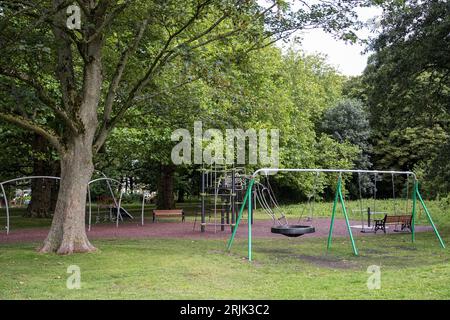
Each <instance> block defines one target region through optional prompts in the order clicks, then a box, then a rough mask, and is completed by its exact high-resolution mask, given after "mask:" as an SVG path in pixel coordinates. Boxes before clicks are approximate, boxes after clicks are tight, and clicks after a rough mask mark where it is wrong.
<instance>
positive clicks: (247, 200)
mask: <svg viewBox="0 0 450 320" xmlns="http://www.w3.org/2000/svg"><path fill="white" fill-rule="evenodd" d="M278 171H284V172H337V173H339V178H338V182H337V186H336V192H335V197H334V202H333V209H332V213H331V222H330V229H329V232H328V240H327V250H330V249H331V244H332V238H333V228H334V222H335V217H336V209H337V206H338V202H340V204H341V207H342V212H343V215H344V218H345V223H346V226H347V231H348V234H349V237H350V242H351V245H352V250H353V254H354V255H355V256H358V249H357V247H356V243H355V239H354V237H353V233H352V229H351V226H350V221H349V218H348V213H347V208H346V206H345V200H344V195H343V193H342V173H390V174H408V175H413V177H414V187H413V189H414V191H413V192H412V195H411V198H412V213H411V214H412V219H411V241H412V242H415V240H416V233H415V221H416V210H417V204H416V203H417V200H419V202H420V204H421V206H422V208H423V210H424V211H425V214H426V216H427V219H428V222H429V223H430V225H431V227H432V228H433V231H434V234H435V235H436V237H437V239H438V241H439V244H440V246H441V247H442V248H443V249H444V248H445V244H444V241H443V240H442V238H441V235H440V234H439V231H438V230H437V228H436V225H435V224H434V222H433V219H432V217H431V214H430V212H429V210H428V208H427V206H426V204H425V202H424V201H423V198H422V196H421V194H420V192H419V182H418V180H417V178H416V175H415V174H414V173H413V172H403V171H375V170H341V169H269V168H266V169H259V170H257V171H255V173H254V174H253V175H252V177H251V179H250V182H249V185H248V188H247V192H246V193H245V196H244V200H243V202H242V205H241V207H240V209H239V214H238V218H237V220H236V226H235V228H233V233H232V234H231V237H230V239H229V240H228V243H227V249H228V250H231V247H232V245H233V242H234V239H235V237H236V233H237V230H238V228H239V224H240V222H241V220H242V216H243V213H244V209H245V207H246V206H247V209H248V223H247V226H248V230H247V232H248V242H247V245H248V246H247V257H248V260H249V261H252V223H251V221H252V220H253V208H252V191H253V185H254V183H255V179H256V176H257V175H258V173H260V172H266V174H267V172H278Z"/></svg>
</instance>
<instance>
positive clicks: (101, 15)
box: [0, 0, 370, 254]
mask: <svg viewBox="0 0 450 320" xmlns="http://www.w3.org/2000/svg"><path fill="white" fill-rule="evenodd" d="M366 2H370V1H355V0H351V1H342V0H340V1H317V2H316V4H314V5H308V4H307V3H306V2H303V1H302V2H300V3H299V6H298V9H296V10H297V11H296V12H292V11H291V10H290V7H289V5H288V4H287V3H286V2H285V1H281V0H277V1H268V2H266V3H267V5H265V6H262V5H260V4H259V1H250V0H241V1H238V0H228V1H213V0H186V1H179V0H176V1H175V0H154V1H143V0H129V1H126V0H77V1H76V6H72V3H73V0H70V1H67V0H52V1H51V0H43V1H33V0H27V1H23V0H16V1H1V2H0V7H1V8H2V15H1V21H0V30H2V31H1V35H0V41H1V46H0V48H1V49H0V75H1V77H2V78H4V79H6V80H5V81H10V82H11V83H17V82H20V83H21V84H22V85H26V86H28V87H30V88H32V89H33V90H34V92H35V94H36V96H37V97H38V98H39V100H40V101H41V102H42V104H43V105H45V107H46V109H45V110H44V111H43V112H49V113H50V116H49V117H46V118H44V120H42V118H39V117H34V118H33V117H30V116H29V115H30V113H32V110H26V108H17V106H10V108H6V109H2V110H1V112H0V118H1V119H3V120H6V121H9V122H11V123H14V124H16V125H18V126H21V127H23V128H26V129H29V130H32V131H34V132H36V133H38V134H39V135H41V136H43V137H45V138H46V139H47V140H48V141H49V143H51V144H52V146H53V147H54V148H55V149H56V150H57V152H58V154H59V157H60V163H61V184H60V189H59V195H58V201H57V204H56V209H55V214H54V217H53V222H52V226H51V229H50V232H49V234H48V236H47V238H46V240H45V241H44V244H43V246H42V248H41V252H58V253H60V254H69V253H72V252H87V251H92V250H95V248H94V247H93V246H92V245H91V243H90V242H89V241H88V239H87V236H86V232H85V220H84V215H85V202H86V186H87V183H88V181H89V179H90V177H91V175H92V173H93V171H94V165H93V156H94V155H95V154H96V153H97V152H98V151H99V150H100V149H101V147H102V145H103V144H104V142H105V140H106V138H107V137H108V134H109V133H110V132H111V130H112V129H113V128H114V127H115V126H116V125H117V124H118V122H119V121H120V120H121V119H122V117H123V116H124V114H125V113H126V112H127V111H128V110H130V109H132V108H133V107H139V105H140V104H142V103H141V102H142V101H145V100H150V99H152V97H153V96H155V95H158V94H159V93H158V92H157V91H156V90H155V86H154V84H155V83H156V82H157V81H158V79H159V77H161V76H162V75H164V72H166V71H167V70H169V71H170V70H171V65H172V63H176V64H179V63H180V61H184V62H186V63H185V68H184V70H183V71H182V72H180V74H179V80H178V81H177V82H176V83H173V84H167V86H166V89H165V90H170V89H171V88H173V87H177V86H181V85H183V84H184V83H186V82H190V81H192V80H193V79H195V78H196V77H198V76H199V75H200V76H204V75H205V74H207V72H206V71H207V69H208V67H206V66H204V65H201V63H200V67H199V66H198V65H197V64H190V63H189V61H191V59H192V60H194V61H199V62H201V60H202V58H204V57H205V55H209V57H208V58H209V59H208V60H210V57H211V56H214V51H213V50H210V51H208V50H204V48H208V47H209V46H211V45H213V44H214V43H216V42H219V43H220V42H223V41H230V39H233V41H236V49H237V50H238V51H240V53H241V54H245V53H246V52H248V51H252V50H257V49H258V48H261V47H264V46H267V45H268V44H269V43H272V42H274V41H277V40H279V39H282V38H285V37H287V36H289V35H290V34H291V33H292V32H293V31H295V30H298V29H302V28H306V27H314V26H316V27H323V28H325V29H326V30H328V31H336V32H339V33H340V34H341V35H343V34H348V33H347V32H346V31H348V30H349V28H350V27H352V22H353V21H352V20H353V19H354V18H355V16H354V14H353V11H352V9H353V8H354V7H355V6H357V5H360V4H362V3H366ZM69 6H71V7H70V8H69V9H70V10H71V13H72V15H74V16H73V17H72V16H71V17H70V19H69V20H70V21H69V22H70V23H69V26H71V28H68V24H67V22H68V14H67V11H68V10H67V9H68V7H69ZM77 9H80V12H81V26H80V28H79V29H77V27H78V26H77V23H76V22H77V21H76V18H77V17H76V11H77ZM73 19H75V20H73ZM72 22H75V23H72ZM74 27H75V28H74ZM344 36H345V35H344ZM347 38H348V37H347ZM49 118H50V119H52V120H53V123H52V124H51V125H50V122H49V121H48V119H49ZM35 119H40V120H41V121H36V120H35Z"/></svg>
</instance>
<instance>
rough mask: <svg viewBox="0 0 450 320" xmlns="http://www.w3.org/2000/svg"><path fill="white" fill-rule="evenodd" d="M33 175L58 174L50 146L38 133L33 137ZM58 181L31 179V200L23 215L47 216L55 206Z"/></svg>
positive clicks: (57, 167)
mask: <svg viewBox="0 0 450 320" xmlns="http://www.w3.org/2000/svg"><path fill="white" fill-rule="evenodd" d="M33 151H34V153H35V156H34V158H33V175H35V176H59V175H60V172H59V163H58V161H56V160H53V159H52V158H51V156H49V154H51V151H52V150H51V147H50V145H49V143H48V142H47V140H45V139H44V138H43V137H41V136H39V135H37V134H36V135H35V137H34V139H33ZM58 189H59V182H58V181H56V180H52V179H33V180H31V202H30V204H29V205H28V208H27V211H26V212H25V214H24V216H26V217H30V218H49V217H51V216H52V214H53V212H54V211H55V207H56V200H57V193H58Z"/></svg>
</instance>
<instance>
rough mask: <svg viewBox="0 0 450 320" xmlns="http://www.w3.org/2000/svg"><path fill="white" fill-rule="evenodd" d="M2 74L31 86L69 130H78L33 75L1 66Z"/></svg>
mask: <svg viewBox="0 0 450 320" xmlns="http://www.w3.org/2000/svg"><path fill="white" fill-rule="evenodd" d="M0 74H1V75H4V76H6V77H9V78H13V79H17V80H19V81H21V82H23V83H25V84H28V85H29V86H31V87H32V88H33V89H34V91H35V93H36V96H37V97H38V98H39V100H41V102H42V103H44V104H45V105H46V106H47V107H49V108H50V109H51V110H53V111H54V112H55V115H56V116H57V117H59V118H60V119H61V120H63V121H64V123H65V124H66V125H67V126H68V129H69V130H72V131H73V132H77V129H76V125H75V123H74V122H73V121H72V120H71V119H70V118H69V116H68V115H67V113H66V111H65V110H63V109H61V108H59V107H58V105H57V104H56V102H55V101H54V100H53V99H52V98H51V97H50V95H49V94H48V92H47V91H46V90H45V88H44V87H43V86H42V85H41V84H40V83H39V82H38V81H37V80H36V79H34V78H33V77H30V76H29V75H28V74H26V73H24V72H20V71H16V70H11V69H6V68H3V67H1V66H0Z"/></svg>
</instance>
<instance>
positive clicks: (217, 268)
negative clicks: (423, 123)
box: [0, 200, 450, 299]
mask: <svg viewBox="0 0 450 320" xmlns="http://www.w3.org/2000/svg"><path fill="white" fill-rule="evenodd" d="M427 204H428V206H429V208H430V210H431V212H432V214H433V218H434V220H435V221H436V222H437V224H438V226H439V231H440V232H441V235H442V237H443V238H444V241H445V240H447V242H448V239H450V221H449V211H448V208H446V207H443V206H442V204H440V203H439V202H433V201H432V202H428V203H427ZM348 205H349V207H351V206H352V205H357V204H356V203H352V202H350V203H348ZM377 205H378V204H377ZM382 205H385V206H386V207H387V209H389V205H391V203H390V202H389V201H384V204H383V201H382V200H380V201H379V207H380V208H382ZM329 207H330V204H321V205H316V209H318V210H317V212H323V214H319V213H317V214H316V216H328V215H329V213H328V212H329ZM301 209H302V208H301V206H300V205H297V206H286V207H284V211H286V213H287V215H288V217H290V218H291V219H293V218H298V215H299V214H300V213H299V211H300V210H301ZM16 215H18V216H20V215H19V212H18V211H16ZM257 217H258V218H260V219H266V215H264V214H263V213H262V212H258V216H257ZM17 219H18V220H17V221H16V223H18V225H17V226H16V227H29V226H31V225H32V224H33V223H34V222H33V223H31V222H26V219H25V220H24V218H19V217H18V218H17ZM420 219H421V221H423V222H424V219H425V217H424V215H422V216H421V218H420ZM29 220H38V219H29ZM46 223H49V222H46ZM38 224H39V223H37V225H38ZM37 225H36V226H37ZM42 225H44V223H41V226H42ZM410 238H411V237H410V235H409V234H392V235H379V236H376V237H357V238H356V244H357V246H358V249H359V253H360V256H358V257H355V256H353V255H352V251H351V246H350V242H349V241H348V239H347V238H334V239H333V246H332V250H331V251H330V252H328V253H327V252H326V239H324V238H295V239H290V238H284V237H280V238H278V239H254V244H253V245H254V246H253V248H254V252H253V258H254V261H253V262H252V263H249V262H248V261H247V260H246V259H245V256H246V253H247V252H246V240H241V239H239V240H237V241H236V242H235V244H234V246H233V250H232V251H231V253H228V252H225V250H224V248H225V241H224V240H195V241H193V240H187V239H183V240H181V239H145V240H123V239H120V240H119V239H117V240H106V239H105V240H96V241H94V242H93V243H94V245H95V246H96V247H97V248H99V251H98V252H96V253H92V254H75V255H71V256H57V255H52V254H38V253H37V252H36V251H35V250H34V249H35V248H36V247H37V246H38V245H39V243H22V244H0V270H1V272H0V275H1V277H0V299H56V298H58V299H111V298H116V299H450V286H449V280H448V279H449V278H450V253H449V250H448V249H441V248H440V247H439V244H438V242H437V240H436V238H435V236H434V234H433V233H432V232H427V233H418V234H417V241H416V243H414V244H412V243H411V240H410ZM70 265H77V266H79V267H80V268H81V283H82V284H81V289H80V290H69V289H67V288H66V280H67V277H68V276H69V274H67V267H68V266H70ZM370 265H378V266H380V267H381V281H382V282H381V289H380V290H369V289H368V288H367V285H366V282H367V279H368V277H369V276H370V274H368V273H367V268H368V266H370Z"/></svg>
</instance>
